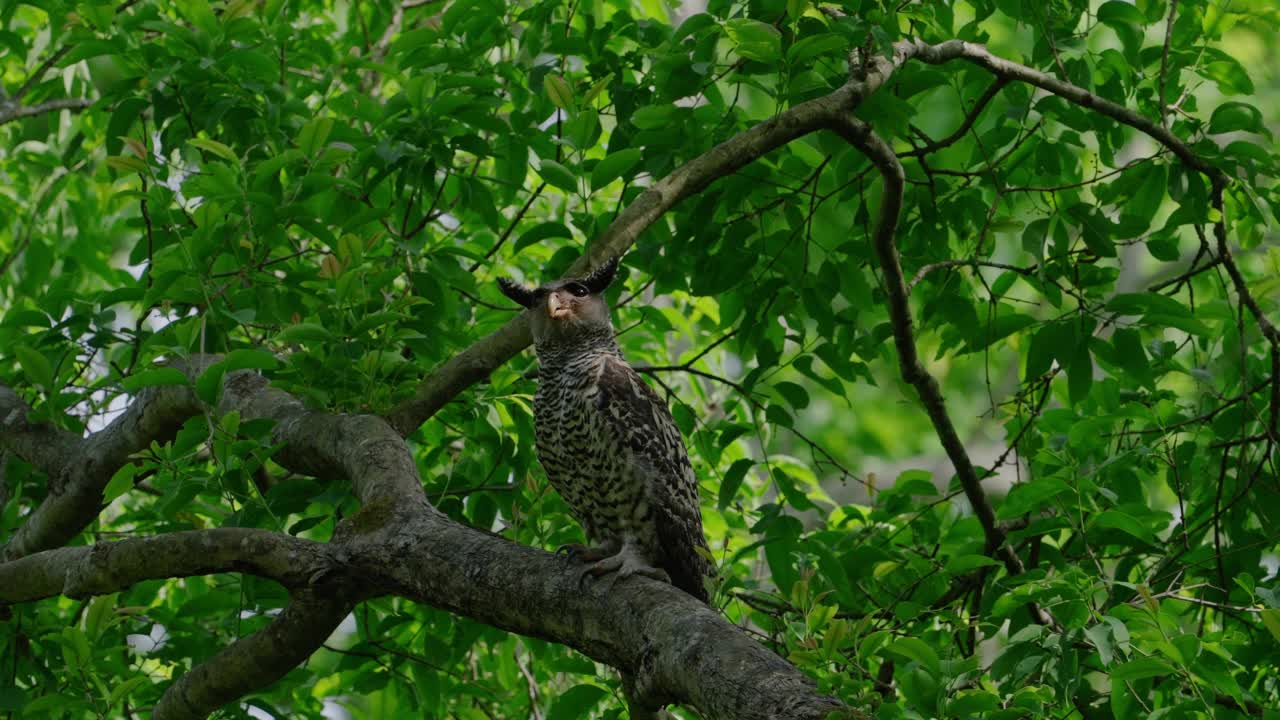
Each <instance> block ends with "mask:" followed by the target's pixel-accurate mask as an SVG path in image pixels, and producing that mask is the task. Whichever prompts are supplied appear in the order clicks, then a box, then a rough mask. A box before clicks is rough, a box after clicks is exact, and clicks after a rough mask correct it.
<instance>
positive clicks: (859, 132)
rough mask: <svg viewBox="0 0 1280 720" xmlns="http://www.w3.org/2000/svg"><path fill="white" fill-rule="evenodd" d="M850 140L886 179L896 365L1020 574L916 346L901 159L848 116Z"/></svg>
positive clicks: (992, 546)
mask: <svg viewBox="0 0 1280 720" xmlns="http://www.w3.org/2000/svg"><path fill="white" fill-rule="evenodd" d="M833 129H834V130H835V131H836V132H837V133H839V134H840V136H841V137H843V138H844V139H845V140H846V141H848V142H849V144H851V145H853V146H854V147H856V148H858V149H859V150H861V151H862V152H863V153H865V154H866V156H867V157H868V158H869V159H870V160H871V162H872V163H873V164H874V165H875V166H876V168H877V169H878V170H879V171H880V176H881V178H883V180H884V191H883V194H882V195H881V199H880V212H879V217H878V218H877V220H876V227H875V235H874V237H873V238H872V245H873V246H874V247H875V252H876V256H877V257H878V258H879V260H880V270H881V272H883V273H884V287H885V293H886V294H887V295H888V298H889V318H890V320H891V321H892V325H893V340H894V345H895V346H896V347H897V350H898V367H899V369H900V371H901V372H902V379H903V380H904V381H906V382H907V383H908V384H909V385H911V386H912V387H914V388H915V389H916V393H917V394H919V395H920V402H921V403H922V404H923V405H924V409H925V412H926V413H928V415H929V420H930V421H932V423H933V427H934V430H935V432H937V434H938V440H939V441H941V443H942V447H943V449H944V450H946V452H947V457H948V458H950V459H951V464H952V465H954V466H955V469H956V476H957V477H959V478H960V485H961V487H963V488H964V493H965V497H966V498H968V500H969V504H970V505H972V506H973V512H974V514H975V515H976V516H977V517H978V521H979V522H980V523H982V530H983V533H984V535H985V536H986V540H987V552H988V553H996V554H998V556H999V557H1000V559H1001V560H1002V561H1003V562H1004V564H1005V568H1006V569H1007V570H1008V571H1009V574H1011V575H1019V574H1021V573H1022V570H1023V568H1022V561H1021V560H1020V559H1019V558H1018V556H1017V554H1016V553H1014V552H1013V549H1012V548H1010V547H1009V546H1008V545H1006V544H1005V542H1004V539H1005V537H1004V531H1003V530H1002V529H1001V528H1000V525H999V523H997V522H996V514H995V511H994V510H993V509H992V508H991V503H990V501H988V500H987V496H986V493H985V492H984V491H983V489H982V483H981V481H980V480H979V479H978V473H977V471H976V470H975V469H974V466H973V461H972V460H970V459H969V453H968V451H966V450H965V447H964V443H963V442H962V441H961V440H960V435H959V434H958V433H957V432H956V428H955V425H954V424H952V422H951V416H950V415H948V414H947V404H946V399H945V398H944V397H943V395H942V391H941V389H940V388H939V387H938V381H937V379H935V378H934V377H933V375H931V374H930V373H929V371H928V370H926V369H925V367H924V365H923V364H922V363H921V362H920V355H919V353H918V351H917V349H916V341H915V332H914V330H913V329H912V326H913V324H914V322H913V320H912V318H911V306H910V304H909V301H908V297H909V294H910V293H909V291H908V290H907V282H906V278H905V277H904V276H903V274H902V264H901V263H900V262H899V260H898V248H897V245H896V244H895V242H894V241H895V237H896V235H897V232H898V216H899V214H900V213H901V212H902V192H903V187H904V185H905V175H904V174H903V171H902V163H900V162H899V161H898V157H897V156H896V155H894V153H893V149H892V148H890V147H889V145H888V144H887V143H886V142H885V141H884V140H882V139H880V136H878V135H876V134H875V132H874V131H873V130H872V129H871V127H870V126H869V125H867V124H865V123H863V122H860V121H858V120H855V119H853V118H852V117H845V118H844V119H843V120H842V121H841V122H840V123H838V124H837V125H836V126H835V128H833Z"/></svg>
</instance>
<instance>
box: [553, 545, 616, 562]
mask: <svg viewBox="0 0 1280 720" xmlns="http://www.w3.org/2000/svg"><path fill="white" fill-rule="evenodd" d="M560 553H564V554H565V555H568V556H569V557H570V558H572V559H574V560H577V561H578V562H595V561H597V560H603V559H604V558H607V557H609V548H604V547H591V546H590V545H583V544H582V543H569V544H568V545H561V546H560V547H558V548H556V554H557V555H559V554H560Z"/></svg>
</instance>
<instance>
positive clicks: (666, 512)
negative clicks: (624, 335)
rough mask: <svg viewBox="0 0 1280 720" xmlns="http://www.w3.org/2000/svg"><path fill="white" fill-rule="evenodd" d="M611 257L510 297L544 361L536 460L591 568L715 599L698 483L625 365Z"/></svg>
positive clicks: (656, 403) (508, 289) (655, 405)
mask: <svg viewBox="0 0 1280 720" xmlns="http://www.w3.org/2000/svg"><path fill="white" fill-rule="evenodd" d="M617 269H618V259H617V258H613V259H611V260H610V261H608V262H607V263H605V264H604V265H602V266H600V267H599V268H597V269H596V270H595V271H594V272H592V273H591V274H589V275H587V276H586V277H581V278H573V279H568V280H559V281H556V282H553V283H549V284H546V285H542V286H541V287H538V288H528V287H524V286H521V285H518V284H516V283H513V282H511V281H510V280H507V279H505V278H503V279H501V280H499V281H498V284H499V286H500V287H501V289H502V292H503V294H505V295H506V296H507V297H509V298H511V299H512V300H514V301H515V302H517V303H519V304H521V305H523V306H524V307H526V308H528V309H529V310H530V323H531V327H532V331H533V341H534V348H535V350H536V351H537V355H538V365H539V369H538V392H537V394H536V396H535V397H534V425H535V432H534V435H535V439H536V446H537V453H538V460H539V462H541V463H542V467H543V468H544V469H545V470H546V472H547V477H548V478H549V479H550V480H551V485H552V486H553V487H554V488H555V489H556V491H557V492H559V493H560V495H561V497H563V498H564V500H565V503H566V504H568V506H569V510H570V512H571V513H572V514H573V517H574V519H575V520H577V521H578V523H579V524H580V525H582V529H583V530H584V531H585V532H586V536H587V539H588V540H589V542H590V543H591V545H590V546H584V545H573V546H566V548H563V549H567V550H568V551H569V553H570V554H571V555H572V556H574V557H576V558H577V559H579V560H580V561H583V562H586V563H590V564H589V565H588V567H587V568H586V570H585V572H586V573H589V574H591V575H594V576H597V577H598V576H602V575H605V574H608V573H612V572H616V573H617V579H622V578H626V577H629V576H631V575H643V576H646V577H651V578H655V579H658V580H662V581H665V582H670V583H671V584H673V585H675V586H676V587H678V588H680V589H681V590H684V591H685V592H687V593H689V594H690V595H693V596H694V597H696V598H698V599H700V600H702V601H703V602H707V601H708V599H709V595H708V591H707V583H706V580H707V579H709V578H710V577H712V576H713V574H714V570H713V568H712V564H711V562H710V557H711V556H710V551H709V550H708V548H707V541H706V537H705V536H704V535H703V531H702V511H701V510H700V508H699V505H698V481H697V478H696V477H695V476H694V473H693V466H692V465H690V463H689V454H688V452H687V451H686V450H685V446H684V440H683V439H682V438H681V437H680V431H679V429H678V428H677V427H676V424H675V421H674V420H673V419H672V417H671V412H670V411H669V410H668V409H667V406H666V404H665V403H664V402H663V401H662V399H661V398H659V397H658V395H657V393H655V392H654V391H653V390H652V389H651V388H650V387H649V386H648V385H647V384H645V382H644V381H643V380H642V379H641V378H640V375H639V374H638V373H636V371H635V370H634V369H632V367H631V366H630V365H628V364H627V361H626V360H625V359H624V358H623V357H622V350H621V349H620V348H619V347H618V343H617V341H616V340H615V339H614V332H613V325H612V323H611V322H610V321H609V307H608V305H606V304H605V299H604V291H605V289H606V288H607V287H609V283H611V282H612V281H613V277H614V274H615V273H616V271H617Z"/></svg>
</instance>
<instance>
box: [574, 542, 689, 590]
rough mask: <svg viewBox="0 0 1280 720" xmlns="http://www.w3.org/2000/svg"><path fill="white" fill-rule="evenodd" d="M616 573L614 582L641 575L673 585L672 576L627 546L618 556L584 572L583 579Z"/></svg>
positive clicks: (611, 557) (598, 563)
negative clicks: (589, 576)
mask: <svg viewBox="0 0 1280 720" xmlns="http://www.w3.org/2000/svg"><path fill="white" fill-rule="evenodd" d="M612 572H616V573H617V575H616V576H615V577H614V580H613V581H614V582H617V581H619V580H626V579H627V578H629V577H631V576H632V575H641V576H643V577H647V578H652V579H654V580H658V581H660V582H664V583H667V584H668V585H670V584H671V576H670V575H668V574H667V573H666V571H665V570H663V569H662V568H656V567H654V566H652V565H650V564H649V563H647V562H645V561H644V558H642V557H641V556H640V554H639V553H638V552H636V550H635V548H633V547H632V546H630V545H625V546H623V548H622V549H621V550H619V551H618V552H617V554H615V555H612V556H610V557H607V558H605V559H603V560H601V561H599V562H597V563H595V564H593V565H592V566H590V567H588V568H587V569H586V570H585V571H583V579H586V576H587V575H591V576H593V577H600V576H601V575H608V574H609V573H612Z"/></svg>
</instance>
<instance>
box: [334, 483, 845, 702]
mask: <svg viewBox="0 0 1280 720" xmlns="http://www.w3.org/2000/svg"><path fill="white" fill-rule="evenodd" d="M366 514H367V515H368V517H366V518H363V519H361V518H359V517H358V516H359V515H366ZM352 521H353V522H352V525H353V526H355V527H359V528H361V532H359V533H358V534H355V535H353V536H352V537H351V538H350V539H349V540H347V541H346V542H347V547H348V548H349V549H350V551H351V555H352V562H353V564H354V566H355V567H359V568H361V569H362V571H363V572H369V573H370V574H371V579H370V583H371V584H374V585H385V586H387V587H389V588H390V589H391V591H392V592H394V593H395V594H399V595H403V596H405V597H408V598H411V599H413V600H417V601H419V602H423V603H426V604H428V605H431V606H433V607H438V608H442V609H445V610H448V611H451V612H454V613H457V614H459V615H463V616H466V617H470V618H473V619H475V620H478V621H480V622H483V623H486V624H489V625H493V626H495V627H499V628H503V629H505V630H509V631H512V632H517V633H520V634H523V635H528V636H532V637H538V638H543V639H546V640H550V641H552V642H558V643H562V644H565V645H568V646H570V647H573V648H575V649H577V650H579V651H580V652H582V653H583V654H585V655H587V656H588V657H591V658H593V659H595V660H598V661H600V662H604V663H607V664H609V665H612V666H614V667H616V668H618V669H619V670H621V671H622V672H623V673H624V674H626V675H630V676H632V677H633V678H634V681H635V686H636V689H637V691H638V692H639V694H640V696H641V697H642V698H644V699H645V700H646V701H647V702H648V703H649V704H654V705H657V704H661V703H667V702H675V703H680V704H682V705H689V706H692V707H695V708H697V709H698V711H699V712H700V713H701V715H702V717H704V718H706V719H707V720H716V719H725V720H727V719H729V718H735V719H741V720H755V719H760V720H763V719H764V718H775V719H778V720H788V719H792V718H795V719H799V718H813V719H815V720H816V719H819V718H825V717H826V715H827V713H829V712H831V711H833V710H840V709H841V708H842V705H841V704H840V703H839V702H838V701H836V700H835V699H833V698H830V697H827V696H825V695H822V694H820V693H818V692H817V690H816V688H815V687H814V686H813V683H812V682H811V681H810V680H809V679H808V678H806V677H805V676H804V675H803V674H802V673H800V672H799V671H798V670H796V669H795V668H794V667H792V666H791V665H790V664H789V663H787V662H786V661H785V660H783V659H782V658H779V657H778V656H777V655H774V654H773V653H771V652H769V651H768V650H767V649H766V648H764V647H763V646H762V645H760V644H759V643H757V642H756V641H755V640H752V639H751V638H750V637H748V636H747V635H746V634H745V633H743V632H742V631H741V630H740V629H739V628H737V627H735V626H734V625H732V624H731V623H729V622H728V621H727V620H726V619H725V618H724V617H723V616H721V615H720V613H719V612H717V611H716V610H715V609H713V608H710V607H707V606H706V605H704V604H702V603H701V602H699V601H697V600H695V599H694V598H693V597H691V596H689V595H687V594H685V593H683V592H681V591H680V590H677V589H676V588H674V587H672V586H670V585H667V584H665V583H659V582H655V581H652V580H649V579H647V578H641V577H639V576H636V577H633V578H629V579H627V580H623V581H617V583H616V585H615V581H614V579H613V578H602V579H600V580H592V579H588V580H586V581H585V583H583V580H582V570H581V566H580V565H578V564H576V563H574V562H573V561H571V560H569V559H568V558H566V557H564V556H562V555H556V554H553V553H549V552H546V551H543V550H538V549H536V548H531V547H526V546H523V545H518V544H515V543H512V542H509V541H507V540H505V539H502V538H500V537H496V536H493V535H490V534H488V533H484V532H480V531H478V530H474V529H472V528H467V527H464V526H462V525H459V524H457V523H455V522H453V521H451V520H449V519H448V518H446V517H444V516H442V515H438V514H434V513H432V514H427V513H420V512H416V511H414V510H413V509H411V508H410V509H403V508H383V509H381V510H379V509H374V510H373V511H371V512H369V511H366V510H361V512H360V513H358V514H357V516H356V517H353V518H352Z"/></svg>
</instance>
